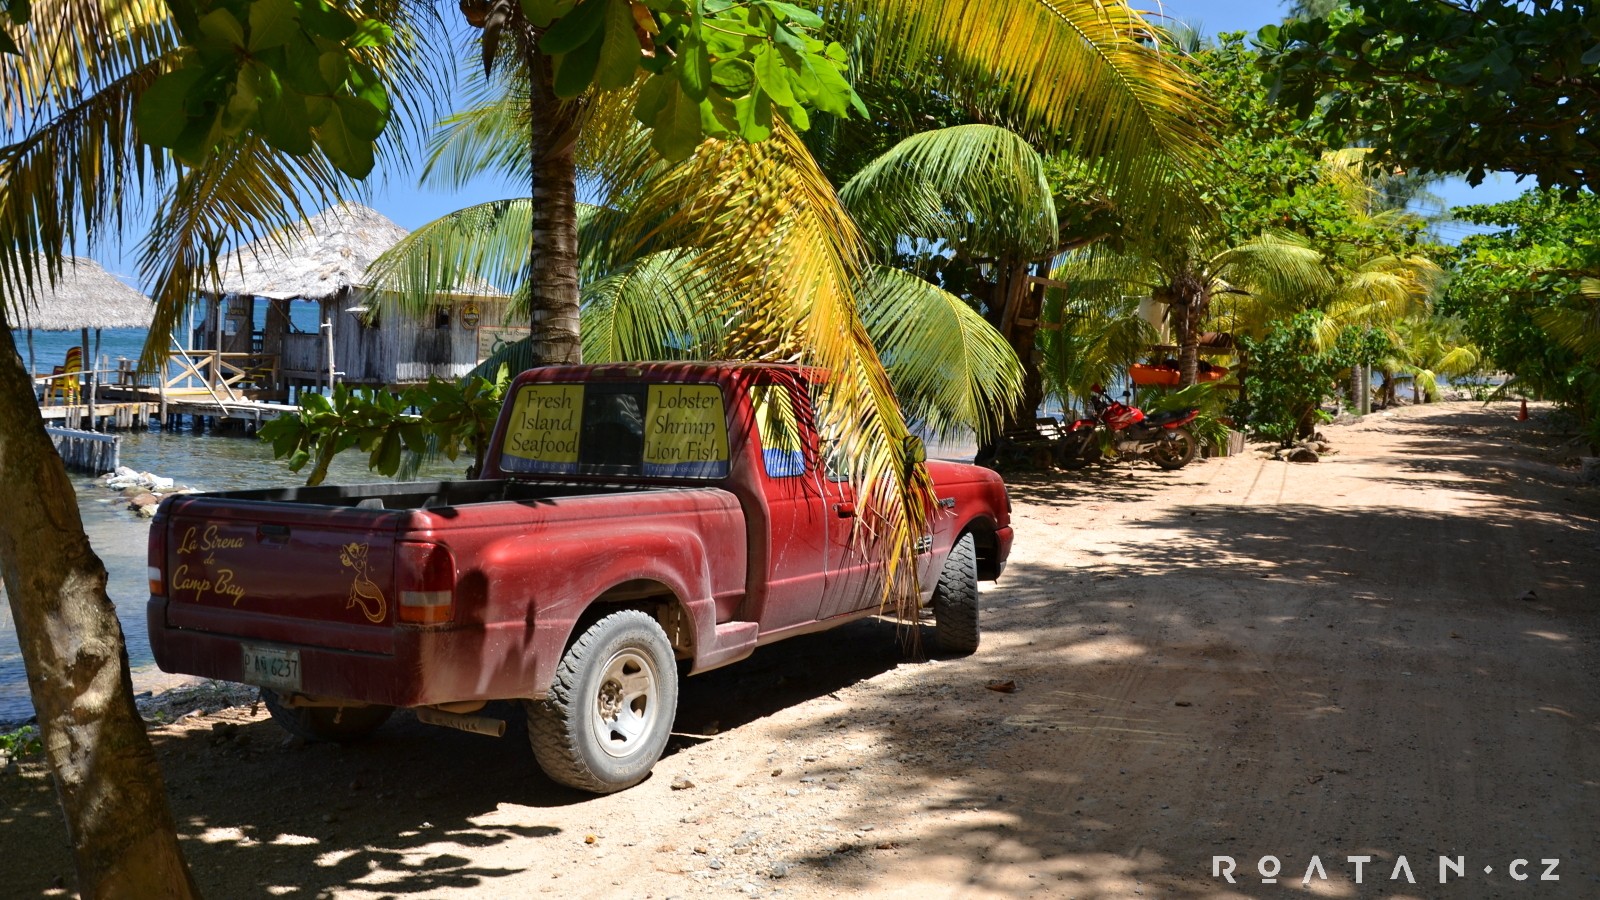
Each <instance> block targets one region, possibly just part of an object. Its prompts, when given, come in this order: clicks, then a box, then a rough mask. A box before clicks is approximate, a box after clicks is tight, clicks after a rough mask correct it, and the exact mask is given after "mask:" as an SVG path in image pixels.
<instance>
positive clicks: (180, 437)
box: [0, 304, 461, 723]
mask: <svg viewBox="0 0 1600 900" xmlns="http://www.w3.org/2000/svg"><path fill="white" fill-rule="evenodd" d="M294 306H296V307H305V308H306V309H307V310H308V311H310V312H311V313H312V318H313V321H312V323H311V327H312V328H314V327H315V322H314V313H315V307H313V306H312V305H311V304H294ZM302 327H304V326H302ZM308 330H309V329H308ZM17 339H18V340H17V344H18V350H19V352H20V353H21V354H22V357H23V362H24V364H26V362H27V348H26V346H25V344H24V343H23V341H22V335H21V334H18V335H17ZM90 341H91V348H92V346H93V344H92V342H93V335H92V334H91V336H90ZM77 344H78V336H77V335H76V334H60V333H55V334H47V333H44V332H36V333H35V334H34V354H35V358H36V360H37V366H38V367H39V368H42V369H44V370H45V371H48V370H49V367H50V366H52V365H59V364H60V363H61V361H62V359H64V358H65V356H66V351H67V348H68V347H72V346H76V345H77ZM143 345H144V332H143V330H136V329H130V330H113V331H106V332H103V334H102V337H101V353H102V354H108V355H109V356H110V359H111V362H112V366H113V367H114V366H115V365H116V358H117V357H118V356H125V357H128V358H129V359H134V358H137V357H138V355H139V352H140V348H141V347H143ZM119 433H120V434H121V436H122V449H121V455H122V464H123V465H125V466H128V467H130V468H133V469H137V470H139V471H141V472H152V473H154V474H156V475H164V476H166V477H168V478H172V479H173V480H175V481H176V482H177V483H178V484H182V485H188V486H190V487H193V488H196V489H199V490H237V489H242V488H252V487H274V486H283V487H287V486H292V485H296V484H303V483H304V481H305V479H304V476H303V474H301V475H296V474H295V473H293V472H290V471H289V470H288V468H287V467H286V466H284V465H283V463H281V462H278V461H276V460H274V459H273V458H272V451H271V449H270V448H269V447H268V446H267V445H265V444H263V443H261V442H260V441H257V440H256V439H255V438H253V437H235V436H214V435H210V434H204V435H199V434H195V433H193V432H190V431H187V430H186V431H180V432H160V431H138V432H135V431H124V432H119ZM460 474H461V472H460V471H458V467H455V466H451V465H441V466H436V467H432V468H430V469H428V470H427V471H426V472H425V473H424V474H423V475H422V476H421V477H425V478H446V477H458V476H459V475H460ZM328 480H329V481H330V482H345V483H352V482H365V481H380V480H382V478H381V477H380V476H376V475H373V474H372V473H371V472H369V471H368V470H367V467H366V457H365V455H364V454H362V453H360V452H359V451H353V452H349V453H345V454H343V455H341V456H340V457H338V458H337V459H335V461H334V468H333V470H332V471H331V472H330V473H329V476H328ZM73 485H74V487H75V488H76V489H77V492H78V512H79V514H80V515H81V516H82V517H83V525H84V530H85V531H86V532H88V534H89V541H90V544H91V545H92V546H93V547H94V551H95V553H96V554H97V555H99V557H100V558H101V560H102V561H104V562H105V565H106V570H107V572H108V574H109V582H108V584H107V587H106V591H107V593H108V594H109V595H110V596H111V600H112V602H113V603H114V604H115V606H116V610H117V616H118V618H119V619H120V620H121V622H122V630H123V633H124V635H125V636H126V638H127V644H128V661H129V664H130V665H131V666H132V668H133V673H134V675H133V677H134V685H135V687H136V689H144V688H145V687H148V686H150V685H151V683H152V682H153V681H154V680H156V678H157V676H158V675H159V673H158V671H157V670H156V668H155V663H154V661H153V660H152V659H151V657H150V640H149V636H148V634H147V632H146V629H145V603H146V601H147V600H148V599H149V592H148V589H147V587H146V585H145V544H146V541H147V540H148V535H149V530H150V526H149V521H150V520H148V519H142V518H139V517H137V516H135V515H134V514H132V513H131V512H129V511H128V510H127V509H126V498H124V497H123V496H122V495H121V494H119V493H116V492H113V491H110V490H107V489H106V488H105V487H103V486H102V485H101V484H100V483H99V481H98V480H97V479H94V478H89V477H86V476H79V475H74V476H73ZM3 596H4V588H0V597H3ZM31 715H33V708H32V704H31V703H30V701H29V699H28V685H27V677H26V674H25V672H24V669H23V665H22V657H21V653H20V650H19V649H18V644H17V633H16V626H15V624H14V623H13V622H12V619H11V606H10V603H9V602H4V603H0V723H6V722H16V721H19V720H23V719H27V718H28V717H29V716H31Z"/></svg>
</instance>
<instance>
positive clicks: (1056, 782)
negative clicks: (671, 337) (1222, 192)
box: [0, 403, 1600, 900]
mask: <svg viewBox="0 0 1600 900" xmlns="http://www.w3.org/2000/svg"><path fill="white" fill-rule="evenodd" d="M1513 413H1514V408H1513V407H1512V406H1511V405H1510V404H1503V405H1495V406H1493V407H1489V408H1487V409H1486V408H1484V407H1482V406H1480V405H1475V404H1469V403H1462V404H1443V405H1438V406H1428V407H1417V408H1405V409H1401V410H1399V411H1396V412H1394V413H1391V414H1387V415H1385V414H1379V415H1374V416H1369V417H1367V418H1366V419H1364V420H1361V421H1359V422H1357V423H1355V424H1351V425H1347V426H1341V427H1334V428H1328V429H1326V431H1327V436H1328V437H1329V439H1330V440H1331V441H1332V444H1333V446H1334V448H1335V450H1336V451H1337V452H1336V453H1334V454H1331V455H1328V456H1326V457H1325V458H1324V459H1323V461H1322V462H1320V463H1315V464H1290V463H1284V462H1278V461H1274V460H1265V459H1262V458H1261V457H1260V456H1259V455H1258V454H1256V453H1254V452H1248V453H1246V454H1244V455H1242V456H1237V457H1232V458H1227V459H1214V460H1203V461H1200V462H1197V463H1196V464H1194V465H1192V466H1190V467H1188V468H1186V469H1183V470H1181V471H1178V472H1174V473H1166V472H1162V471H1160V470H1158V469H1156V468H1155V467H1153V466H1150V465H1148V464H1138V465H1135V466H1131V467H1129V466H1122V467H1112V468H1102V469H1095V470H1092V471H1089V472H1085V473H1039V474H1034V475H1029V476H1019V477H1016V478H1014V479H1013V487H1012V497H1013V500H1014V502H1015V524H1016V528H1017V542H1016V549H1015V552H1014V554H1013V557H1012V560H1011V564H1010V567H1009V569H1008V570H1007V572H1006V575H1005V578H1003V579H1002V580H1001V581H1000V582H999V583H998V584H997V585H993V586H988V585H986V586H985V590H984V594H983V600H984V604H985V609H984V622H983V624H984V628H985V636H984V642H983V647H982V649H981V650H980V651H979V652H978V653H977V654H976V655H974V656H972V657H969V658H966V659H938V660H934V661H931V662H913V661H907V660H906V659H905V658H904V657H903V656H902V655H901V653H900V650H899V648H898V645H897V643H896V641H895V630H894V627H893V625H891V624H889V623H886V622H878V621H869V622H863V623H859V624H857V625H854V626H850V627H848V628H843V629H839V630H836V631H834V632H830V633H825V634H819V635H814V636H810V637H806V638H799V639H795V640H792V641H788V642H786V643H783V644H779V645H776V646H773V647H769V648H765V649H763V650H761V651H758V652H757V654H756V656H755V657H753V658H752V659H750V660H748V661H746V662H744V663H741V664H738V665H735V666H732V667H729V668H726V669H723V670H720V671H718V672H715V673H710V674H708V675H705V676H701V677H697V678H693V679H689V680H688V681H687V682H686V683H685V685H684V694H683V699H682V703H681V707H680V711H679V716H678V720H677V726H676V732H677V736H676V737H675V738H674V739H673V741H672V744H671V746H670V749H669V753H668V755H667V756H666V757H665V758H664V759H663V760H662V761H661V763H660V764H659V765H658V766H657V767H656V770H655V774H654V775H653V776H652V777H651V778H650V779H649V780H648V781H646V782H645V783H644V784H642V785H640V786H638V787H637V788H634V789H632V790H629V791H625V792H623V793H621V794H618V795H614V796H609V797H602V798H593V797H588V796H584V795H580V794H577V793H574V792H571V791H568V790H565V789H562V788H558V787H556V786H554V785H553V784H552V783H551V782H550V781H548V780H547V779H546V778H544V777H543V775H541V774H540V773H539V772H538V770H537V768H536V767H535V765H534V763H533V760H532V756H531V753H530V751H529V750H528V747H527V743H526V741H525V740H524V739H523V738H522V736H521V733H520V728H521V720H520V715H519V714H518V713H516V712H515V711H514V710H511V711H508V714H509V715H511V716H513V717H514V718H515V721H513V723H512V728H511V730H510V733H509V735H508V737H506V738H503V739H498V740H496V739H492V738H485V737H478V736H473V735H468V734H461V733H457V732H452V731H446V730H442V729H435V728H430V727H427V726H423V725H420V724H418V723H416V722H415V720H414V719H412V718H411V717H410V716H404V715H399V716H396V718H395V719H394V720H392V721H391V723H390V724H389V725H386V726H385V727H384V728H383V729H382V730H380V731H379V732H378V734H377V735H375V736H374V738H373V739H372V740H371V741H369V742H367V743H365V744H361V745H358V746H350V747H334V746H327V745H305V744H301V743H299V742H293V741H286V740H285V738H284V734H283V732H282V731H280V730H279V729H278V728H277V727H276V726H275V725H273V724H272V723H271V721H270V720H268V718H267V716H266V713H265V711H264V710H261V709H252V708H251V707H249V706H243V707H239V706H230V707H226V708H223V709H220V710H217V711H215V712H208V713H203V714H200V715H193V716H189V717H187V718H184V719H183V720H182V721H180V722H177V723H176V724H157V725H154V726H153V727H152V730H151V736H152V739H153V740H154V741H155V743H156V746H157V748H158V752H159V753H160V756H161V759H162V764H163V768H164V771H165V773H166V775H167V778H168V780H169V785H170V790H171V794H172V799H173V805H174V808H175V810H176V814H177V817H178V819H179V821H180V823H181V825H180V827H181V830H182V832H183V834H184V837H185V844H186V848H187V852H188V855H189V859H190V860H191V862H192V864H193V866H194V870H195V874H196V877H197V878H198V880H199V882H200V884H201V885H202V887H203V888H204V890H205V891H206V893H207V894H209V895H210V896H213V897H246V896H283V897H314V896H315V897H321V896H339V897H352V898H356V897H359V898H367V897H387V896H400V895H409V896H425V897H462V898H465V897H474V898H477V897H500V896H505V897H525V896H529V895H536V894H537V895H546V896H553V897H575V898H576V897H582V898H591V897H601V898H609V897H618V898H665V897H700V896H707V897H712V896H716V897H727V896H767V897H793V898H822V897H836V896H844V895H847V894H848V895H860V896H870V897H894V898H915V900H926V898H930V897H961V898H986V897H1080V898H1088V897H1107V896H1116V897H1131V896H1143V897H1208V898H1210V897H1215V898H1224V897H1282V896H1291V895H1292V896H1307V895H1309V896H1326V897H1377V896H1383V897H1463V898H1476V897H1496V896H1505V897H1524V896H1526V897H1533V896H1538V897H1574V898H1577V897H1594V896H1600V877H1597V875H1596V873H1597V872H1600V838H1597V836H1596V835H1597V832H1596V829H1595V827H1594V826H1595V823H1596V822H1600V678H1597V672H1596V656H1595V649H1596V638H1597V636H1600V617H1597V614H1596V613H1597V609H1600V489H1597V488H1596V487H1594V486H1591V485H1586V484H1582V483H1579V481H1578V479H1577V477H1576V474H1575V473H1574V471H1573V470H1572V469H1570V468H1564V467H1562V466H1560V465H1558V464H1557V463H1556V462H1555V461H1554V459H1555V458H1554V456H1553V455H1552V454H1551V452H1550V449H1549V448H1550V447H1551V445H1553V444H1554V443H1555V441H1554V439H1553V438H1551V437H1549V436H1548V435H1547V434H1546V433H1545V431H1544V429H1543V419H1544V417H1545V415H1546V413H1547V410H1545V409H1543V408H1541V407H1537V406H1536V407H1535V413H1536V415H1535V418H1534V420H1533V421H1530V422H1527V423H1518V422H1515V421H1514V420H1513ZM1007 686H1010V687H1011V688H1012V690H1011V691H1010V692H1007V691H1005V690H996V689H994V688H1006V687H1007ZM204 699H205V698H192V699H186V700H183V701H179V702H175V703H173V704H169V708H168V709H167V710H166V712H165V713H164V717H165V718H171V717H173V716H177V715H181V714H182V712H180V710H181V709H182V707H183V706H184V705H186V704H189V703H193V704H194V705H195V706H196V707H197V708H211V707H215V706H217V705H220V704H222V703H226V702H229V698H227V697H223V698H222V699H220V700H216V701H215V702H213V703H210V704H206V703H203V702H202V701H203V700H204ZM234 699H237V698H234ZM0 801H3V803H0V809H4V812H3V813H0V845H3V846H4V848H5V852H4V853H0V885H4V886H5V888H4V891H0V892H3V893H6V894H8V895H12V894H14V895H16V896H39V895H41V894H57V895H59V894H63V893H68V892H70V891H71V889H72V886H73V873H72V868H71V862H70V859H69V858H68V855H67V853H66V848H65V836H64V830H63V828H62V825H61V822H60V816H59V812H58V811H57V810H56V807H55V806H54V803H53V797H52V795H51V793H50V789H49V784H48V779H47V778H46V777H45V775H44V773H43V771H42V769H41V768H40V766H39V764H38V763H37V761H36V760H34V761H25V762H24V764H23V765H22V767H21V768H20V770H18V769H12V770H11V771H9V772H7V773H5V774H0ZM1219 856H1220V857H1231V858H1232V860H1233V870H1232V874H1233V878H1234V881H1235V883H1233V884H1229V883H1228V882H1227V880H1226V879H1225V878H1224V877H1222V876H1221V875H1220V874H1219V875H1217V876H1213V874H1212V873H1213V858H1214V857H1219ZM1269 856H1270V857H1272V858H1273V859H1274V860H1276V869H1275V867H1274V863H1273V862H1272V861H1265V862H1263V861H1262V858H1263V857H1269ZM1352 856H1355V857H1368V858H1369V859H1368V860H1367V861H1365V862H1363V863H1361V864H1360V865H1361V872H1362V879H1363V880H1362V883H1361V884H1360V885H1357V884H1356V883H1355V876H1356V864H1355V863H1352V862H1350V861H1349V860H1348V858H1349V857H1352ZM1313 857H1315V859H1316V862H1315V864H1313V862H1312V860H1313ZM1401 857H1404V864H1403V865H1402V864H1401V862H1400V858H1401ZM1440 857H1444V858H1445V859H1446V860H1447V862H1446V865H1447V869H1446V875H1447V877H1448V883H1447V884H1446V885H1443V886H1441V885H1440V884H1439V875H1440ZM1458 859H1459V863H1458ZM1519 859H1521V860H1527V861H1528V862H1527V863H1525V864H1521V865H1517V864H1515V861H1516V860H1519ZM1540 860H1558V862H1557V863H1556V865H1555V867H1554V869H1553V870H1551V869H1549V864H1548V863H1542V862H1540ZM1221 865H1222V867H1223V869H1226V866H1227V864H1226V863H1221ZM1456 865H1459V867H1460V870H1461V873H1462V874H1460V875H1457V874H1455V873H1456V869H1455V868H1453V867H1454V866H1456ZM1263 868H1264V869H1265V870H1266V871H1267V872H1268V874H1271V873H1272V872H1273V871H1277V873H1278V874H1277V881H1276V883H1273V884H1263V878H1264V877H1265V876H1263V874H1262V873H1261V869H1263ZM1308 868H1309V869H1310V875H1311V878H1310V881H1309V884H1308V885H1307V886H1305V887H1304V888H1303V887H1302V877H1303V876H1304V875H1305V874H1306V873H1307V870H1308ZM1547 872H1548V873H1549V874H1550V875H1554V876H1556V877H1558V878H1559V879H1560V880H1559V881H1541V880H1540V879H1541V877H1543V876H1546V873H1547ZM1514 874H1521V875H1523V876H1524V877H1525V878H1527V879H1528V880H1526V881H1517V880H1514V877H1513V876H1514ZM1323 875H1325V876H1326V877H1325V878H1324V877H1322V876H1323ZM1408 876H1409V877H1410V878H1412V879H1415V884H1412V883H1410V882H1408V880H1407V878H1408Z"/></svg>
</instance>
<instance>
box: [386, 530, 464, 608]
mask: <svg viewBox="0 0 1600 900" xmlns="http://www.w3.org/2000/svg"><path fill="white" fill-rule="evenodd" d="M395 584H396V586H397V587H398V588H399V591H400V621H401V622H402V623H403V624H407V625H437V624H439V623H441V622H449V621H450V620H452V619H454V618H455V614H456V560H455V557H453V556H451V555H450V551H449V549H447V548H445V547H443V546H440V545H439V544H422V543H411V542H407V541H402V542H400V543H399V544H397V545H395Z"/></svg>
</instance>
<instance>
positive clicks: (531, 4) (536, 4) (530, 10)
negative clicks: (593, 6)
mask: <svg viewBox="0 0 1600 900" xmlns="http://www.w3.org/2000/svg"><path fill="white" fill-rule="evenodd" d="M571 10H572V0H522V14H523V15H525V16H527V17H528V21H529V22H531V23H533V27H535V28H548V27H550V23H551V22H554V21H555V20H556V19H557V18H559V17H561V16H564V15H566V14H567V13H568V12H570V11H571Z"/></svg>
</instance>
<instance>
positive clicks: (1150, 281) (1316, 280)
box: [1063, 229, 1330, 384]
mask: <svg viewBox="0 0 1600 900" xmlns="http://www.w3.org/2000/svg"><path fill="white" fill-rule="evenodd" d="M1063 276H1064V278H1065V280H1067V281H1072V282H1075V283H1077V282H1081V286H1080V287H1079V288H1078V290H1079V291H1081V292H1083V293H1084V294H1085V295H1087V296H1091V297H1093V296H1098V297H1100V298H1103V300H1104V301H1105V302H1108V303H1114V302H1116V301H1118V300H1120V299H1121V298H1123V297H1125V296H1126V295H1128V294H1130V293H1133V294H1141V295H1148V296H1150V297H1151V298H1152V299H1153V300H1154V301H1155V303H1156V304H1157V305H1158V306H1160V307H1165V312H1164V317H1165V319H1166V320H1167V321H1168V322H1169V323H1170V324H1171V326H1172V330H1173V333H1174V336H1175V338H1176V340H1177V344H1178V361H1179V371H1180V382H1181V383H1183V384H1194V383H1195V381H1196V375H1197V373H1198V369H1199V346H1200V332H1201V329H1202V325H1203V324H1204V323H1205V321H1206V320H1207V317H1208V316H1209V315H1210V314H1211V311H1212V304H1213V301H1214V300H1216V298H1218V297H1226V298H1227V303H1226V304H1225V305H1223V307H1222V309H1220V310H1219V312H1221V313H1222V314H1223V318H1224V319H1225V320H1228V321H1230V322H1231V321H1232V320H1233V319H1235V318H1237V317H1240V316H1242V315H1243V313H1241V312H1239V310H1244V309H1251V310H1253V309H1257V308H1259V309H1284V308H1293V307H1297V306H1298V307H1300V308H1305V307H1306V306H1310V305H1312V304H1313V303H1314V301H1315V300H1316V299H1317V298H1321V297H1325V296H1327V294H1328V291H1329V289H1330V282H1329V279H1328V274H1327V271H1326V269H1325V268H1324V267H1323V263H1322V256H1321V254H1319V253H1317V252H1316V251H1315V250H1313V249H1311V248H1310V247H1308V246H1306V244H1305V243H1304V242H1303V241H1301V240H1299V239H1298V238H1295V237H1292V236H1288V235H1276V234H1263V235H1261V236H1259V237H1257V238H1255V239H1254V240H1250V241H1246V242H1244V243H1242V244H1239V245H1237V246H1234V247H1227V248H1222V249H1218V248H1215V247H1210V246H1208V245H1207V242H1206V240H1205V236H1204V232H1203V231H1202V230H1201V229H1193V230H1191V231H1190V232H1189V236H1188V240H1186V241H1174V242H1172V243H1170V244H1167V245H1166V246H1162V247H1158V248H1153V249H1152V250H1150V251H1148V255H1145V254H1142V253H1139V252H1137V251H1135V252H1122V253H1098V254H1096V253H1091V254H1088V255H1085V256H1083V257H1082V258H1080V259H1078V260H1074V261H1073V262H1072V263H1070V264H1069V265H1067V266H1066V267H1064V269H1063ZM1152 324H1155V323H1154V322H1152Z"/></svg>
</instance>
